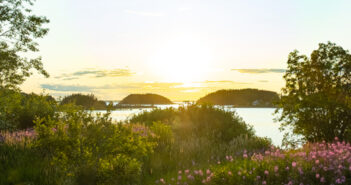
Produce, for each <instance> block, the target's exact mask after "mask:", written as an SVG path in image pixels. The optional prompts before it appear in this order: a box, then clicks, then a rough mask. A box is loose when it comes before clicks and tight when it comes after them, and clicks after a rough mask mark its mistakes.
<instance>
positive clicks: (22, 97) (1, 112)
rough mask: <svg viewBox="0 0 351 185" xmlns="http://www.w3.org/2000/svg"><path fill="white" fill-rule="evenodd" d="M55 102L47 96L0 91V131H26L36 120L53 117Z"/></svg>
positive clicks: (55, 107)
mask: <svg viewBox="0 0 351 185" xmlns="http://www.w3.org/2000/svg"><path fill="white" fill-rule="evenodd" d="M57 108H58V107H57V103H56V101H55V100H54V99H53V98H52V97H51V96H48V95H44V94H40V95H36V94H34V93H32V94H24V93H20V92H17V91H12V90H5V89H2V90H0V130H15V129H26V128H30V127H33V126H34V123H33V121H34V120H35V119H36V118H39V117H40V118H49V117H53V116H54V114H55V111H56V110H57Z"/></svg>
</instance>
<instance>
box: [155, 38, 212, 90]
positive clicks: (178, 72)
mask: <svg viewBox="0 0 351 185" xmlns="http://www.w3.org/2000/svg"><path fill="white" fill-rule="evenodd" d="M212 59H213V56H212V51H211V49H210V47H208V44H206V42H205V41H203V40H200V39H196V38H193V37H177V38H174V39H172V40H170V41H169V42H167V43H166V44H165V45H163V46H162V47H160V48H159V49H157V50H156V52H155V53H154V54H153V55H152V56H151V57H150V59H149V61H148V62H149V66H150V67H151V70H152V71H153V72H154V73H155V74H156V75H158V76H159V77H160V78H161V79H162V80H164V81H172V82H184V83H186V82H194V81H200V80H206V77H207V74H208V72H209V71H210V68H211V66H212V65H211V64H212V61H213V60H212Z"/></svg>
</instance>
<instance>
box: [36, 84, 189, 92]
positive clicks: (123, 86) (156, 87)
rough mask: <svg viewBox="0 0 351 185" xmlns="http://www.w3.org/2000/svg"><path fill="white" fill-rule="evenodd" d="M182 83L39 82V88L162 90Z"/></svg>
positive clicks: (92, 90) (63, 90) (78, 90)
mask: <svg viewBox="0 0 351 185" xmlns="http://www.w3.org/2000/svg"><path fill="white" fill-rule="evenodd" d="M181 84H182V83H163V82H155V83H145V82H144V83H143V82H142V83H129V84H112V85H103V86H89V85H83V86H82V85H65V84H41V85H40V86H41V88H43V89H48V90H52V91H57V92H95V91H99V90H113V89H129V90H130V89H142V90H148V89H151V90H164V89H169V88H172V87H175V86H177V85H181Z"/></svg>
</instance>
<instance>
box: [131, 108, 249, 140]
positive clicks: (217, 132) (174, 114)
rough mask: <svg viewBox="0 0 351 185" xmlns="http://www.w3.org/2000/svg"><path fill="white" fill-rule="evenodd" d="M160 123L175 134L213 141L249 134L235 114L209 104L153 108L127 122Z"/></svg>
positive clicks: (243, 123)
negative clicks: (170, 128)
mask: <svg viewBox="0 0 351 185" xmlns="http://www.w3.org/2000/svg"><path fill="white" fill-rule="evenodd" d="M157 121H160V122H163V123H165V124H169V125H171V127H172V130H173V132H174V133H175V135H176V136H178V137H182V138H184V139H185V138H188V137H192V136H194V137H206V138H208V139H210V140H213V141H215V142H218V143H221V142H229V141H231V140H232V139H233V138H235V137H237V136H239V135H248V136H253V135H254V131H253V130H252V127H250V126H248V125H247V124H246V123H245V122H244V121H243V120H242V119H241V118H240V117H239V116H237V114H236V113H233V112H229V111H224V110H222V109H220V108H215V107H214V106H211V105H190V106H187V107H179V108H178V109H173V108H169V109H165V110H161V109H155V110H153V111H151V112H144V113H142V114H139V115H136V116H134V117H132V118H131V119H130V122H131V123H142V124H145V125H151V124H152V123H153V122H157Z"/></svg>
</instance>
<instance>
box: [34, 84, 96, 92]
mask: <svg viewBox="0 0 351 185" xmlns="http://www.w3.org/2000/svg"><path fill="white" fill-rule="evenodd" d="M40 86H41V88H43V89H48V90H52V91H59V92H71V91H79V92H91V91H93V88H92V87H90V86H79V85H77V86H76V85H50V84H41V85H40Z"/></svg>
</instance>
